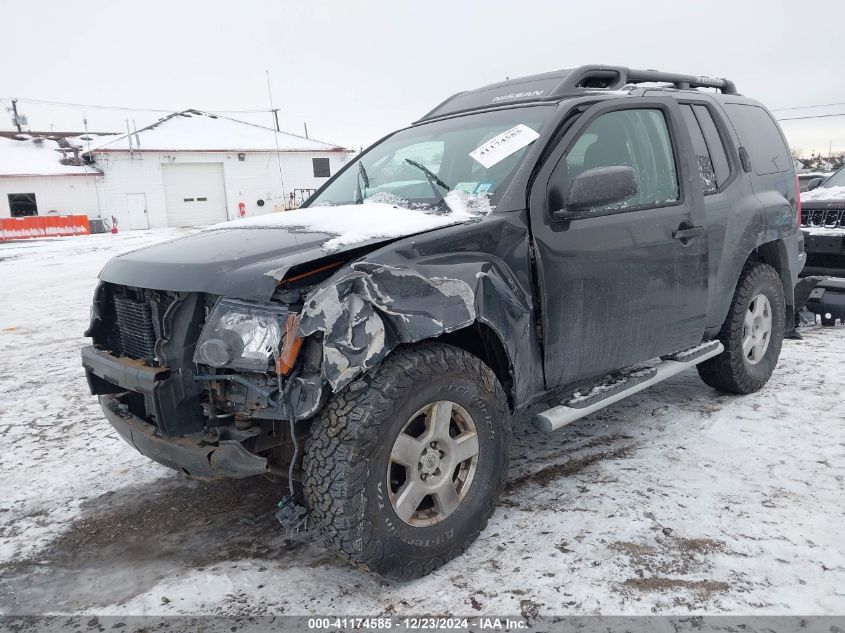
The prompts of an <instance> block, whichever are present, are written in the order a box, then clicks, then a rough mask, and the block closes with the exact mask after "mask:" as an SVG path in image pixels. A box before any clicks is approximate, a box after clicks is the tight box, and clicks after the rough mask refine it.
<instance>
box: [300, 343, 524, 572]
mask: <svg viewBox="0 0 845 633" xmlns="http://www.w3.org/2000/svg"><path fill="white" fill-rule="evenodd" d="M438 400H449V401H451V402H455V403H457V404H459V405H460V406H461V407H463V408H464V409H465V410H467V411H468V412H469V414H470V415H471V416H472V418H473V419H474V423H475V425H476V429H477V435H478V447H479V452H478V461H477V467H476V471H475V476H474V479H473V482H472V485H471V486H470V487H469V489H468V491H467V492H466V496H465V497H464V498H463V500H462V501H461V503H460V505H459V506H458V507H457V508H456V509H455V510H454V511H453V512H452V514H449V515H448V516H446V517H445V518H444V519H442V520H441V521H440V522H439V523H437V524H435V525H431V526H427V527H414V526H412V525H409V524H407V523H405V522H403V521H402V520H401V519H400V518H399V517H398V516H397V515H396V513H395V511H394V509H393V507H392V505H391V503H390V501H389V499H388V497H387V495H386V492H385V488H386V485H387V482H386V473H387V464H388V460H389V458H390V451H391V447H392V446H393V442H394V440H395V438H396V436H397V435H398V434H399V433H400V432H401V431H402V429H403V427H404V425H405V423H406V421H407V419H409V417H412V416H413V413H414V412H415V411H417V410H419V409H420V408H421V407H423V406H425V405H426V404H429V403H430V402H435V401H438ZM510 436H511V435H510V412H509V409H508V404H507V400H506V398H505V394H504V392H503V390H502V387H501V385H500V384H499V381H498V380H497V379H496V376H495V375H494V374H493V372H492V371H491V369H490V368H489V367H488V366H487V365H485V364H484V363H483V362H481V361H480V360H479V359H478V358H476V357H475V356H473V355H471V354H469V353H468V352H465V351H464V350H462V349H459V348H457V347H453V346H451V345H445V344H433V343H423V344H419V345H415V346H409V347H403V348H399V349H397V350H395V351H394V352H393V353H392V354H391V355H390V356H388V357H387V358H386V359H385V360H384V362H382V363H381V365H380V366H379V368H378V369H377V370H376V371H375V372H372V373H371V375H367V376H366V377H364V378H361V379H359V380H357V381H355V382H354V383H352V384H351V385H350V386H349V387H348V388H347V389H344V390H343V391H341V392H340V393H338V394H335V395H334V396H333V397H332V398H331V399H330V400H329V402H328V403H327V404H326V406H325V407H324V408H323V410H322V412H321V413H320V414H319V416H318V417H317V418H316V419H315V420H314V422H313V424H312V428H311V436H310V438H309V439H308V441H307V442H306V445H305V454H304V461H303V469H304V488H305V498H306V501H307V504H308V507H309V510H310V516H311V518H312V520H313V521H314V523H315V524H316V526H317V527H318V528H319V530H320V531H321V533H322V536H323V538H324V540H325V541H326V543H327V544H328V546H329V547H331V548H332V549H334V550H335V551H336V552H337V553H338V554H339V555H340V556H341V557H342V558H343V559H345V560H347V561H348V562H350V563H352V564H353V565H355V566H357V567H359V568H361V569H363V570H366V571H372V572H376V573H379V574H381V575H384V576H387V577H390V578H394V579H398V580H410V579H413V578H418V577H420V576H423V575H425V574H428V573H430V572H431V571H433V570H434V569H436V568H438V567H440V566H441V565H443V564H445V563H446V562H448V561H449V560H451V559H452V558H454V557H455V556H457V555H459V554H461V553H462V552H463V551H464V550H465V549H466V548H467V547H468V546H469V545H470V544H471V543H472V542H473V541H474V540H475V539H476V537H477V536H478V535H479V533H480V532H481V530H483V529H484V527H485V526H486V524H487V521H488V519H489V518H490V516H491V515H492V514H493V510H494V508H495V506H496V502H497V500H498V497H499V495H500V493H501V491H502V488H503V487H504V483H505V480H506V476H507V466H508V447H509V444H510Z"/></svg>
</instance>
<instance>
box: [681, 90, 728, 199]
mask: <svg viewBox="0 0 845 633" xmlns="http://www.w3.org/2000/svg"><path fill="white" fill-rule="evenodd" d="M681 112H683V114H684V120H685V121H686V122H687V129H688V130H689V134H690V138H691V139H692V148H693V151H694V152H695V157H696V158H697V159H698V178H699V180H700V181H701V188H702V189H703V190H704V195H705V196H706V195H708V194H711V193H716V192H717V191H718V190H719V186H718V185H717V184H716V171H715V170H714V169H713V160H712V159H711V158H710V150H708V149H707V143H706V142H705V141H704V134H703V133H702V132H701V127H700V126H699V125H698V119H696V118H695V114H694V113H693V111H692V106H691V105H685V104H681Z"/></svg>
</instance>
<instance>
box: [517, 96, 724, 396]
mask: <svg viewBox="0 0 845 633" xmlns="http://www.w3.org/2000/svg"><path fill="white" fill-rule="evenodd" d="M682 123H683V122H682V119H681V118H680V111H679V110H678V106H677V104H675V102H674V101H673V100H671V99H666V98H660V97H649V98H625V99H624V100H622V99H620V100H615V99H614V100H607V101H604V102H602V103H600V104H598V105H596V106H593V107H592V108H590V109H588V110H587V111H586V112H584V113H583V114H582V115H581V116H580V117H579V119H578V120H577V121H576V122H575V124H574V125H573V126H572V127H571V128H570V129H569V131H568V132H566V134H565V135H564V136H563V138H562V139H561V141H560V142H559V144H558V145H557V147H556V148H555V149H554V150H552V152H551V153H550V155H549V158H548V160H547V161H546V162H545V163H544V165H543V166H542V167H541V168H540V170H539V172H538V176H537V178H536V179H535V181H534V185H533V187H532V191H531V197H530V213H531V222H532V229H533V237H534V247H535V255H536V258H537V267H538V272H539V281H540V289H541V297H542V311H543V340H544V348H545V349H544V365H545V367H544V369H545V376H546V384H547V387H548V388H553V387H556V386H562V385H568V384H572V383H575V382H579V381H581V380H585V379H590V378H595V377H598V376H601V375H604V374H606V373H609V372H611V371H614V370H617V369H621V368H623V367H626V366H629V365H632V364H635V363H637V362H641V361H645V360H648V359H650V358H654V357H656V356H660V355H662V354H668V353H671V352H674V351H677V350H681V349H685V348H689V347H692V346H693V345H696V344H698V343H700V342H701V340H702V337H703V334H704V327H705V310H706V300H707V244H706V240H705V239H704V230H703V227H704V218H703V196H702V192H701V188H700V186H699V185H698V184H697V179H695V180H692V179H690V178H688V174H690V173H692V172H691V164H690V163H689V162H688V161H689V160H690V159H688V158H687V157H688V156H690V155H691V152H687V151H686V147H688V146H689V143H690V141H689V138H688V133H687V132H686V130H685V129H684V128H683V127H682ZM619 165H625V166H629V167H631V168H632V169H633V170H634V174H635V176H636V180H637V191H636V193H634V194H633V195H632V196H630V197H629V198H628V199H626V200H623V201H621V202H617V203H614V204H609V205H605V206H604V207H600V208H591V209H586V210H582V211H578V212H573V214H570V215H569V217H567V218H565V219H564V216H566V215H567V213H566V198H567V194H568V191H569V186H570V185H571V183H572V181H573V180H574V179H575V178H576V177H577V176H578V175H579V174H581V173H583V172H585V171H587V170H589V169H594V168H598V167H608V166H619ZM559 210H563V213H558V214H556V213H555V212H556V211H559ZM699 227H702V228H699Z"/></svg>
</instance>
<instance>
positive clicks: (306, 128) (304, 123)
mask: <svg viewBox="0 0 845 633" xmlns="http://www.w3.org/2000/svg"><path fill="white" fill-rule="evenodd" d="M302 125H304V126H305V138H308V124H307V123H306V122H305V121H303V122H302Z"/></svg>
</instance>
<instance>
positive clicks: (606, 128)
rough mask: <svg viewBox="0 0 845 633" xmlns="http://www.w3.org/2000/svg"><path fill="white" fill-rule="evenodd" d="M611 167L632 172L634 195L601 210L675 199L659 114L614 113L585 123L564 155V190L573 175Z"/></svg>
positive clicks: (665, 135)
mask: <svg viewBox="0 0 845 633" xmlns="http://www.w3.org/2000/svg"><path fill="white" fill-rule="evenodd" d="M617 165H627V166H629V167H632V168H633V169H634V173H635V174H636V177H637V193H635V194H634V195H633V196H632V197H630V198H628V199H627V200H624V201H623V202H619V203H616V204H612V205H609V206H608V207H604V208H603V209H625V208H633V207H642V206H653V205H662V204H668V203H671V202H675V201H677V200H678V197H679V193H680V190H679V188H678V174H677V172H676V170H675V156H674V153H673V151H672V141H671V139H670V137H669V129H668V127H667V125H666V119H665V117H664V116H663V112H662V111H660V110H657V109H639V110H619V111H616V112H609V113H607V114H603V115H601V116H600V117H598V118H597V119H596V120H595V121H593V122H592V123H590V125H589V126H587V128H586V129H585V130H584V131H583V132H582V134H581V136H579V138H578V139H577V140H576V141H575V144H574V145H573V146H572V147H571V148H570V150H569V152H568V153H567V155H566V174H567V178H566V180H567V182H566V188H565V191H568V190H569V186H570V185H571V183H572V180H573V179H574V178H575V177H577V176H578V174H580V173H582V172H584V171H586V170H588V169H594V168H596V167H611V166H617ZM603 209H597V210H603Z"/></svg>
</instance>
